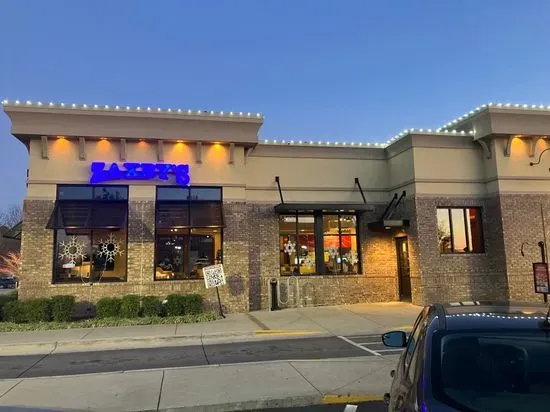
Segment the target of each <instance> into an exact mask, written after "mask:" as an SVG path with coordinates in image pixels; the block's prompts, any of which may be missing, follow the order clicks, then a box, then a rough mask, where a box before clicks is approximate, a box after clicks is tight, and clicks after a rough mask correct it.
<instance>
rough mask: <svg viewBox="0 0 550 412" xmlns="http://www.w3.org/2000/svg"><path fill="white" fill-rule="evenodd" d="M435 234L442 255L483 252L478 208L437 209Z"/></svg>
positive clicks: (479, 210)
mask: <svg viewBox="0 0 550 412" xmlns="http://www.w3.org/2000/svg"><path fill="white" fill-rule="evenodd" d="M437 232H438V241H439V252H440V253H442V254H448V253H483V252H484V251H485V248H484V245H483V229H482V225H481V209H480V208H477V207H470V208H438V209H437Z"/></svg>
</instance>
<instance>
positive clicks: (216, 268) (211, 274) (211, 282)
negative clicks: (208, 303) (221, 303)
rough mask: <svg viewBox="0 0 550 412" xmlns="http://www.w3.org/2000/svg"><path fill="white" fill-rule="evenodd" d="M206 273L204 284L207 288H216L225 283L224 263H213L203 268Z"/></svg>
mask: <svg viewBox="0 0 550 412" xmlns="http://www.w3.org/2000/svg"><path fill="white" fill-rule="evenodd" d="M202 273H203V274H204V284H205V285H206V288H207V289H208V288H215V287H218V286H223V285H225V273H224V272H223V265H212V266H206V267H204V268H202Z"/></svg>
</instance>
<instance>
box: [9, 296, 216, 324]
mask: <svg viewBox="0 0 550 412" xmlns="http://www.w3.org/2000/svg"><path fill="white" fill-rule="evenodd" d="M90 305H91V309H93V310H92V311H91V313H93V314H94V316H93V317H91V318H88V319H81V320H75V319H73V314H74V310H75V306H76V300H75V298H74V296H69V295H65V296H54V297H52V298H50V299H46V298H39V299H29V300H25V301H20V300H18V299H17V292H14V293H11V294H9V295H7V296H0V315H1V316H0V332H22V331H33V330H52V329H76V328H99V327H114V326H139V325H168V324H179V323H198V322H209V321H213V320H216V319H218V318H219V315H218V314H217V313H216V312H211V311H205V310H204V302H203V299H202V296H200V295H197V294H190V295H178V294H172V295H169V296H167V297H166V298H165V299H162V300H161V299H160V298H158V297H155V296H144V297H139V296H137V295H126V296H124V297H122V298H108V297H106V298H101V299H99V300H98V301H97V302H96V303H95V305H93V304H90Z"/></svg>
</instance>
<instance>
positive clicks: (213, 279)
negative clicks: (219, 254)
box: [202, 264, 226, 318]
mask: <svg viewBox="0 0 550 412" xmlns="http://www.w3.org/2000/svg"><path fill="white" fill-rule="evenodd" d="M202 273H203V275H204V285H205V286H206V288H207V289H210V288H216V295H217V296H218V305H219V307H220V316H221V317H222V318H225V315H224V314H223V310H222V301H221V299H220V290H219V289H218V287H219V286H223V285H225V284H226V281H225V273H224V271H223V265H222V264H219V265H212V266H206V267H204V268H202Z"/></svg>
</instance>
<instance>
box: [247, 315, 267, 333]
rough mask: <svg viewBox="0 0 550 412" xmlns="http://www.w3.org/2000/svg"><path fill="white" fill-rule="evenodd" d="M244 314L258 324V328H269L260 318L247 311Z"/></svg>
mask: <svg viewBox="0 0 550 412" xmlns="http://www.w3.org/2000/svg"><path fill="white" fill-rule="evenodd" d="M246 316H247V317H248V319H250V320H251V321H252V322H254V323H255V324H256V325H258V326H259V327H260V329H262V330H269V327H268V326H267V325H266V324H265V323H263V322H262V321H261V320H260V319H258V318H257V317H256V316H254V315H252V314H251V313H247V314H246Z"/></svg>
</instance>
